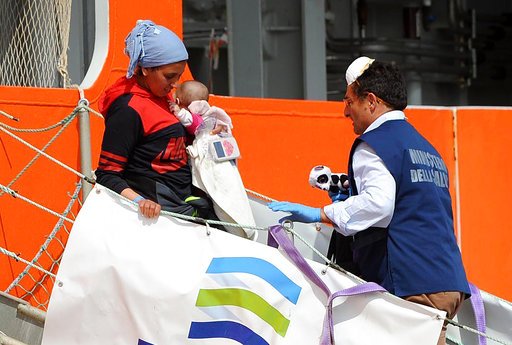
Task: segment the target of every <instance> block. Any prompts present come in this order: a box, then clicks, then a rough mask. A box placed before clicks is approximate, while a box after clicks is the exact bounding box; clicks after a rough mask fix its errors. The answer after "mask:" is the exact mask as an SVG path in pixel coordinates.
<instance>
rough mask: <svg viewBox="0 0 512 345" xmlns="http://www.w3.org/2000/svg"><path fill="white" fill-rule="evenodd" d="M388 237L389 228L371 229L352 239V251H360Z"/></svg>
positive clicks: (357, 234) (359, 233)
mask: <svg viewBox="0 0 512 345" xmlns="http://www.w3.org/2000/svg"><path fill="white" fill-rule="evenodd" d="M387 237H388V228H377V227H373V228H369V229H367V230H364V231H360V232H358V233H356V234H355V235H354V236H351V238H352V242H353V243H352V250H358V249H360V248H363V247H366V246H367V245H370V244H372V243H375V242H377V241H380V240H382V239H385V238H387Z"/></svg>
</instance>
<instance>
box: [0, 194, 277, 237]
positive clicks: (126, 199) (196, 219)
mask: <svg viewBox="0 0 512 345" xmlns="http://www.w3.org/2000/svg"><path fill="white" fill-rule="evenodd" d="M0 186H1V185H0ZM102 188H104V189H105V190H106V191H107V192H108V193H110V194H112V195H115V196H116V197H119V198H121V199H122V200H125V201H128V202H130V203H132V204H134V205H137V203H135V202H133V201H132V200H130V199H128V198H126V197H124V196H122V195H121V194H118V193H116V192H114V191H113V190H110V189H108V188H107V187H105V186H102ZM160 214H164V215H168V216H172V217H175V218H179V219H183V220H189V221H193V222H200V223H204V224H217V225H225V226H232V227H236V228H246V229H253V230H262V231H266V230H268V229H267V228H263V227H260V226H254V225H243V224H236V223H228V222H222V221H219V220H212V219H204V218H199V217H194V216H187V215H185V214H181V213H174V212H170V211H164V210H162V211H160Z"/></svg>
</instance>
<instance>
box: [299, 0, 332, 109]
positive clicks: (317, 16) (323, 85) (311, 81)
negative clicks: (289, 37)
mask: <svg viewBox="0 0 512 345" xmlns="http://www.w3.org/2000/svg"><path fill="white" fill-rule="evenodd" d="M324 1H325V0H302V56H303V65H302V66H303V74H304V98H305V99H317V100H325V99H326V98H327V72H326V70H327V68H326V58H325V3H324Z"/></svg>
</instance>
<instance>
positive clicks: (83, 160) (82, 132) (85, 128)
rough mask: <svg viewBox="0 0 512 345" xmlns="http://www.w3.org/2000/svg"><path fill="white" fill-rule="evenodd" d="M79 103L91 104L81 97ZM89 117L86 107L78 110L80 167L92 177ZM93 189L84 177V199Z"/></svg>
mask: <svg viewBox="0 0 512 345" xmlns="http://www.w3.org/2000/svg"><path fill="white" fill-rule="evenodd" d="M78 104H79V105H81V104H82V105H86V106H89V102H88V101H87V100H86V99H84V98H82V99H80V101H79V102H78ZM89 119H90V116H89V112H88V111H87V110H86V109H85V108H82V109H81V110H80V111H79V112H78V128H79V137H80V169H81V173H82V174H84V175H85V176H87V177H91V178H92V163H91V126H90V122H89ZM91 190H92V184H90V183H89V182H87V181H86V180H84V179H82V201H85V199H86V198H87V196H88V195H89V193H90V192H91Z"/></svg>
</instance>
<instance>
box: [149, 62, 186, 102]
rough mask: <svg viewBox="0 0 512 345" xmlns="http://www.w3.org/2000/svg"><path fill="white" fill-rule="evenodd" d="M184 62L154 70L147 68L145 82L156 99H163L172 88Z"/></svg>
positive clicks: (179, 75)
mask: <svg viewBox="0 0 512 345" xmlns="http://www.w3.org/2000/svg"><path fill="white" fill-rule="evenodd" d="M185 65H186V62H185V61H181V62H176V63H171V64H168V65H163V66H159V67H155V68H147V69H146V75H145V82H146V85H147V87H148V88H149V90H150V91H151V93H152V94H154V95H155V96H157V97H165V96H167V94H168V93H169V92H171V90H172V89H173V88H174V85H175V84H176V83H177V82H178V80H179V79H180V77H181V75H182V74H183V71H184V70H185Z"/></svg>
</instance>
